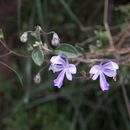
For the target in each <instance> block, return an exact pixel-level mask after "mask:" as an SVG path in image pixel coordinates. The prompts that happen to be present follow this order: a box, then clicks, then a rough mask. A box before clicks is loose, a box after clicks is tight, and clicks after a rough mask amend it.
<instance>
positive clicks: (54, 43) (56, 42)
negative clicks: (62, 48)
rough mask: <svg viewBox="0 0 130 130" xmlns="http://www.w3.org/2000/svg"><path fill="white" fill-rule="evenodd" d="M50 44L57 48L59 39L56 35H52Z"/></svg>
mask: <svg viewBox="0 0 130 130" xmlns="http://www.w3.org/2000/svg"><path fill="white" fill-rule="evenodd" d="M51 44H52V45H53V46H58V45H59V44H60V38H59V36H58V35H57V33H53V38H52V41H51Z"/></svg>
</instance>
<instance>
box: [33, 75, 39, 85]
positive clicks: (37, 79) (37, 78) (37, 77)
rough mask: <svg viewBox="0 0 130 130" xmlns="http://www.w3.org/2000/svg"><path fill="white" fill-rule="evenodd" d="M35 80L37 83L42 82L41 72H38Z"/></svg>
mask: <svg viewBox="0 0 130 130" xmlns="http://www.w3.org/2000/svg"><path fill="white" fill-rule="evenodd" d="M33 80H34V82H35V83H36V84H39V83H40V82H41V76H40V73H38V74H37V75H36V76H35V77H34V79H33Z"/></svg>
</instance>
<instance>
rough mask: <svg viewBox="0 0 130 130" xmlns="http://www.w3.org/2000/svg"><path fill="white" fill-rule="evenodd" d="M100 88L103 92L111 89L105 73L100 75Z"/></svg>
mask: <svg viewBox="0 0 130 130" xmlns="http://www.w3.org/2000/svg"><path fill="white" fill-rule="evenodd" d="M100 87H101V89H102V91H106V90H108V89H109V84H108V82H107V80H106V78H105V76H104V74H103V73H100Z"/></svg>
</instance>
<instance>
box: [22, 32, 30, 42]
mask: <svg viewBox="0 0 130 130" xmlns="http://www.w3.org/2000/svg"><path fill="white" fill-rule="evenodd" d="M27 40H28V32H24V33H23V34H22V35H21V37H20V41H21V42H27Z"/></svg>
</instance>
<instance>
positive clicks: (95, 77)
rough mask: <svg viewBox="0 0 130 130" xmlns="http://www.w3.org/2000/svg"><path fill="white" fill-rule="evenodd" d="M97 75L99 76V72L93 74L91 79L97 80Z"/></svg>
mask: <svg viewBox="0 0 130 130" xmlns="http://www.w3.org/2000/svg"><path fill="white" fill-rule="evenodd" d="M99 74H100V73H99V72H97V73H95V74H94V75H93V76H92V79H93V80H96V79H97V78H98V76H99Z"/></svg>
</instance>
